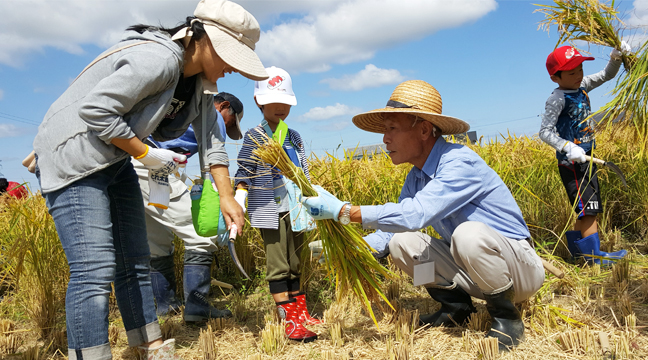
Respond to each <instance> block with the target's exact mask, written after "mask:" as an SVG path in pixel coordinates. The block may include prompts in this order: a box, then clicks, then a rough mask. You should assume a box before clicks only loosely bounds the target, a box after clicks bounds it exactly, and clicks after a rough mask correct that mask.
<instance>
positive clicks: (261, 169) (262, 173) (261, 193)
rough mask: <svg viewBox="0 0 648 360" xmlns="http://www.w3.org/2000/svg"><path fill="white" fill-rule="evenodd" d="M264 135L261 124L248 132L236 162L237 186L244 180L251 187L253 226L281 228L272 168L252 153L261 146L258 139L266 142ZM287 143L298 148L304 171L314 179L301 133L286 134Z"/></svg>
mask: <svg viewBox="0 0 648 360" xmlns="http://www.w3.org/2000/svg"><path fill="white" fill-rule="evenodd" d="M263 135H265V130H263V127H261V126H260V125H259V126H257V127H255V128H252V129H250V130H248V131H247V132H246V133H245V136H244V137H243V146H242V147H241V150H240V151H239V154H238V158H237V161H236V162H237V164H238V170H237V171H236V178H235V180H234V181H235V183H236V185H238V184H240V183H244V184H247V186H248V204H247V210H248V215H249V217H250V223H251V224H252V226H253V227H255V228H261V229H278V228H279V213H278V212H277V204H276V203H275V200H274V190H273V187H274V186H273V182H272V168H271V166H270V165H269V164H259V163H258V162H257V161H255V160H254V159H253V155H252V151H254V149H256V148H258V146H257V144H256V143H255V141H256V142H258V143H259V144H263V143H264V142H265V140H264V136H263ZM283 145H284V146H287V145H292V146H293V147H294V148H295V149H296V150H297V154H298V156H299V162H300V163H301V166H302V169H303V170H304V174H305V175H306V177H307V178H308V180H309V181H310V173H309V171H308V161H307V160H306V153H305V151H304V144H303V142H302V139H301V136H300V135H299V133H298V132H297V131H295V130H293V129H288V136H286V139H285V140H284V143H283Z"/></svg>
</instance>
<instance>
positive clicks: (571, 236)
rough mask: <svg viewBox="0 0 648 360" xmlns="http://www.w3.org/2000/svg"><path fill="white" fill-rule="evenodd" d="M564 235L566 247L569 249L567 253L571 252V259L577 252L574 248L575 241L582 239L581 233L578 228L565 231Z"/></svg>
mask: <svg viewBox="0 0 648 360" xmlns="http://www.w3.org/2000/svg"><path fill="white" fill-rule="evenodd" d="M565 237H566V238H567V249H569V253H570V254H571V257H572V259H573V258H575V257H576V254H577V253H578V249H577V248H576V244H575V242H576V241H578V240H580V239H582V238H583V235H582V234H581V232H580V231H579V230H572V231H567V232H566V233H565Z"/></svg>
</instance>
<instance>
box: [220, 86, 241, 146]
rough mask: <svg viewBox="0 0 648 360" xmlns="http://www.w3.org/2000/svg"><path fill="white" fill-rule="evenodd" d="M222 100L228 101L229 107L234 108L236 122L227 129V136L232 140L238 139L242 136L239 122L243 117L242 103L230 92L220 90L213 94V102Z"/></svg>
mask: <svg viewBox="0 0 648 360" xmlns="http://www.w3.org/2000/svg"><path fill="white" fill-rule="evenodd" d="M223 101H227V102H229V103H230V107H231V108H232V110H234V115H235V117H236V124H235V126H231V127H229V128H228V129H227V136H229V138H230V139H232V140H240V139H242V138H243V133H242V132H241V124H240V123H241V119H243V103H242V102H241V100H239V99H238V98H237V97H236V96H234V95H232V94H230V93H226V92H220V93H218V94H216V95H214V102H217V103H221V102H223Z"/></svg>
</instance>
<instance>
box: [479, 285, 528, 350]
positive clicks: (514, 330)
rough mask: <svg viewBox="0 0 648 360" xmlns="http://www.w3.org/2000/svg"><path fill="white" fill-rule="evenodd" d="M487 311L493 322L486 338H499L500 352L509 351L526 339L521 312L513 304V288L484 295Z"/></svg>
mask: <svg viewBox="0 0 648 360" xmlns="http://www.w3.org/2000/svg"><path fill="white" fill-rule="evenodd" d="M484 298H485V300H486V309H487V310H488V313H489V314H490V316H491V318H492V320H493V322H492V323H491V329H490V331H489V332H488V334H486V337H494V338H497V340H498V342H499V349H500V351H509V350H510V349H511V348H512V347H513V346H517V345H518V344H519V343H520V341H522V340H523V339H524V322H523V321H522V316H521V315H520V311H519V310H518V309H517V308H516V307H515V304H513V299H514V298H515V291H514V290H513V286H511V287H510V288H509V289H508V290H506V291H503V292H501V293H499V294H495V295H486V294H484Z"/></svg>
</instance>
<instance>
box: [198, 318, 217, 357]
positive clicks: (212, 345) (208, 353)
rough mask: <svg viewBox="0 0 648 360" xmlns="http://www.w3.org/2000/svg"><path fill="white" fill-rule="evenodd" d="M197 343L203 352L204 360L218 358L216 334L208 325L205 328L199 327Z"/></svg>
mask: <svg viewBox="0 0 648 360" xmlns="http://www.w3.org/2000/svg"><path fill="white" fill-rule="evenodd" d="M198 344H199V346H200V350H201V351H202V353H203V359H204V360H216V359H217V358H218V348H216V335H215V334H214V332H213V331H212V328H211V326H210V325H207V328H206V329H200V335H199V337H198Z"/></svg>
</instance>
